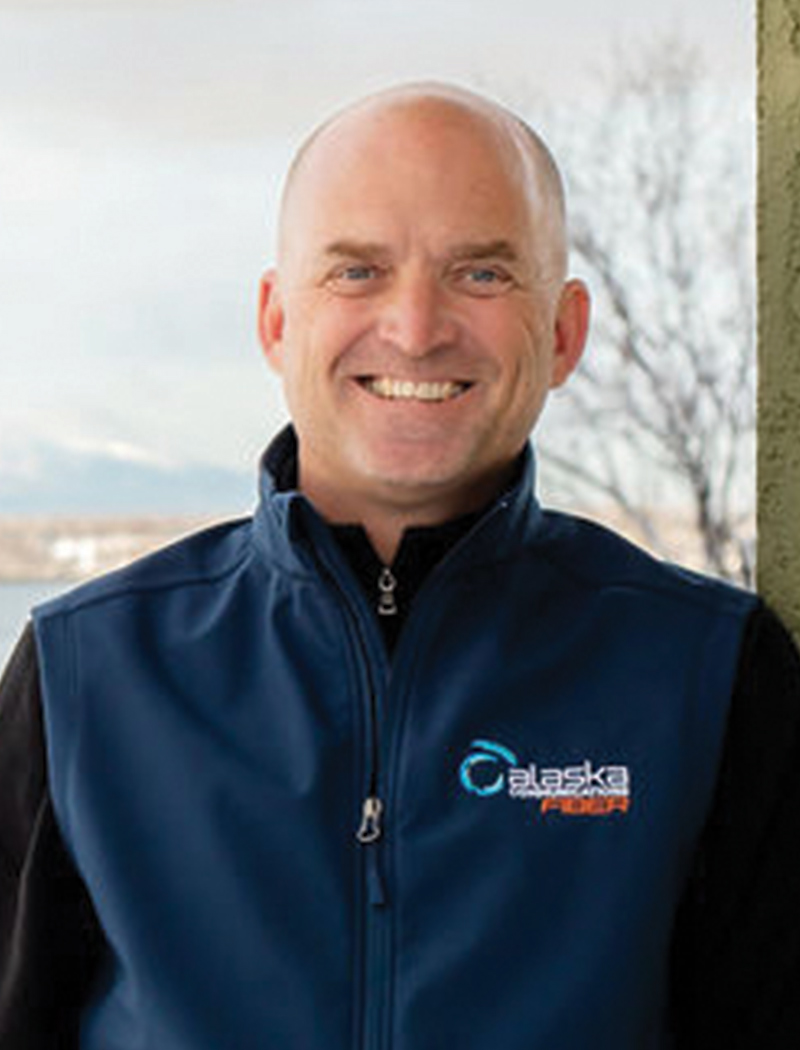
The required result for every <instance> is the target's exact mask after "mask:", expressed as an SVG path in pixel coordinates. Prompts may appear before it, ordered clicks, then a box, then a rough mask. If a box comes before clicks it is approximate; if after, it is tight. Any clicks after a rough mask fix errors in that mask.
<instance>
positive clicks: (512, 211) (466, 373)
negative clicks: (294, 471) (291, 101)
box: [260, 90, 588, 561]
mask: <svg viewBox="0 0 800 1050" xmlns="http://www.w3.org/2000/svg"><path fill="white" fill-rule="evenodd" d="M565 236H566V234H565V228H564V213H563V201H562V195H561V187H560V183H559V179H558V174H557V172H556V170H555V168H554V166H553V164H552V161H551V160H550V159H549V157H548V155H547V153H546V151H545V149H544V147H543V145H542V144H541V143H540V142H539V141H538V140H537V139H536V138H535V137H534V136H533V134H532V133H531V132H530V131H529V130H528V129H526V128H525V127H524V126H523V125H521V124H520V123H519V122H518V121H517V120H515V119H514V118H513V117H511V116H510V115H509V114H507V113H504V112H503V111H501V110H498V109H497V108H496V107H492V106H490V105H488V104H486V103H484V102H482V101H481V102H479V101H478V100H477V99H474V98H472V99H469V101H468V102H467V100H466V96H464V95H460V94H459V93H457V92H453V91H450V92H445V91H443V90H440V91H439V92H438V93H435V94H424V93H414V92H408V91H402V92H398V93H396V94H392V93H390V94H388V95H383V96H381V97H380V98H378V99H374V100H371V101H367V102H366V103H365V104H363V105H361V106H358V107H355V108H354V109H353V110H351V111H350V112H348V113H347V114H345V115H344V116H342V117H340V118H339V119H338V120H335V121H334V122H333V123H331V124H329V125H328V126H327V127H325V128H324V129H323V130H322V131H320V132H319V133H318V134H317V135H316V136H315V137H314V139H313V141H312V142H311V143H310V144H309V145H308V147H307V148H306V149H305V150H304V151H303V153H302V155H301V157H300V158H299V159H298V162H297V163H296V164H295V167H294V171H293V173H292V178H291V180H290V183H289V186H288V188H287V192H286V195H285V201H284V208H283V215H282V221H281V233H280V259H279V267H278V269H277V271H272V272H271V273H269V274H268V275H267V276H266V277H265V279H264V281H263V284H262V306H261V315H260V317H261V325H260V330H261V338H262V341H263V343H264V345H265V347H266V350H267V354H268V357H269V359H270V360H271V361H272V363H273V364H274V365H275V367H276V368H278V370H279V371H280V372H281V373H282V375H283V379H284V385H285V391H286V398H287V401H288V403H289V408H290V411H291V415H292V419H293V421H294V425H295V428H296V430H297V433H298V435H299V437H300V478H301V482H300V484H301V488H302V489H303V491H304V492H305V493H306V494H307V495H308V496H309V498H310V499H311V500H312V502H313V503H314V504H315V506H317V508H318V509H319V510H320V511H321V512H322V513H323V515H325V516H326V517H327V518H328V520H330V521H358V522H360V523H361V524H363V525H364V527H365V528H366V530H367V533H368V535H369V537H370V539H371V541H372V543H373V546H374V547H375V549H376V550H377V551H378V552H379V553H380V554H381V555H382V556H383V557H384V559H385V560H387V561H390V560H391V558H392V557H393V555H394V552H395V551H396V548H397V546H398V543H399V540H400V536H401V535H402V533H403V530H404V529H405V528H406V527H407V526H409V525H419V524H431V523H437V522H441V521H445V520H447V519H448V518H451V517H453V516H454V515H458V514H462V513H465V512H467V511H472V510H477V509H478V508H479V507H481V506H483V505H485V504H486V503H487V501H488V500H489V499H490V498H491V497H492V496H494V495H496V494H497V492H498V491H499V489H500V488H501V487H502V485H503V483H504V482H505V481H507V480H508V479H509V477H510V472H511V470H512V468H513V464H514V463H515V461H516V459H517V457H518V454H519V452H520V450H521V449H522V448H523V446H524V445H525V443H526V441H527V439H528V435H529V434H530V432H531V429H532V427H533V424H534V422H535V421H536V418H537V416H538V415H539V412H540V411H541V408H542V405H543V403H544V399H545V397H546V395H547V392H548V390H549V389H550V388H551V387H553V386H557V385H559V384H561V383H563V382H564V381H565V379H566V378H567V376H568V375H569V373H570V372H571V371H572V369H573V368H574V367H575V365H576V363H577V361H578V358H579V357H580V353H581V350H582V348H583V342H584V337H585V333H586V323H587V318H588V296H587V293H586V290H585V288H584V286H583V285H582V284H581V283H580V282H579V281H575V280H572V281H567V282H565V267H566V246H565Z"/></svg>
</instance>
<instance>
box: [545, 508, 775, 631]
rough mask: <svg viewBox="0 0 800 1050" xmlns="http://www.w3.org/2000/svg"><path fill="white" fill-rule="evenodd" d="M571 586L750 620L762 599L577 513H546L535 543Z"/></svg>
mask: <svg viewBox="0 0 800 1050" xmlns="http://www.w3.org/2000/svg"><path fill="white" fill-rule="evenodd" d="M536 546H537V549H538V555H539V557H543V558H545V559H546V560H547V562H548V563H549V564H550V565H551V566H552V567H553V569H554V571H555V572H557V573H558V575H559V576H560V577H561V578H562V579H563V580H564V582H565V583H566V582H567V581H569V582H570V583H571V584H572V585H573V586H576V587H579V588H585V589H587V590H592V591H598V590H605V591H626V592H629V593H630V594H639V595H641V596H649V597H651V598H652V599H654V600H661V601H664V602H666V603H675V604H677V605H683V606H684V607H685V608H686V609H687V611H688V610H689V609H690V608H694V609H696V610H697V611H698V612H702V611H703V610H704V609H705V610H707V611H713V612H716V613H724V612H728V613H730V614H732V615H734V616H735V617H737V618H739V617H742V616H744V617H747V616H748V615H749V614H750V613H752V612H753V611H754V610H756V609H757V608H758V605H759V599H758V597H757V596H756V595H755V594H753V593H752V592H750V591H746V590H744V589H743V588H741V587H737V586H735V585H733V584H731V583H729V582H728V581H725V580H721V579H718V578H716V577H712V576H708V575H704V574H702V573H699V572H694V571H692V570H690V569H687V568H684V567H682V566H680V565H676V564H672V563H669V562H665V561H661V560H660V559H658V558H656V557H654V556H653V555H652V554H650V553H648V552H647V551H645V550H643V549H642V548H641V547H639V546H637V545H636V544H635V543H632V542H631V541H630V540H627V539H626V538H624V537H623V536H621V535H619V534H618V533H616V532H614V531H612V530H611V529H609V528H607V527H605V526H603V525H600V524H598V523H597V522H594V521H590V520H589V519H586V518H582V517H578V516H576V515H571V514H565V513H561V512H558V511H545V512H544V514H543V527H542V529H541V531H540V535H539V538H538V542H537V544H536Z"/></svg>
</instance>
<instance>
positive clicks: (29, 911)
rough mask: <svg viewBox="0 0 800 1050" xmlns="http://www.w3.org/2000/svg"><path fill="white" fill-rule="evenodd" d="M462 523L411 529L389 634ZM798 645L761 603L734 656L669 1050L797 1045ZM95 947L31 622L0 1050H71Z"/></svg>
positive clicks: (6, 909) (7, 818)
mask: <svg viewBox="0 0 800 1050" xmlns="http://www.w3.org/2000/svg"><path fill="white" fill-rule="evenodd" d="M466 524H468V523H466V522H462V523H460V525H458V526H456V527H455V528H448V527H445V529H444V530H442V529H437V530H411V531H410V532H409V533H408V534H407V535H406V537H405V538H404V542H403V544H402V546H401V549H400V552H399V554H398V557H397V559H396V561H395V563H394V565H393V566H392V569H393V574H394V578H395V579H396V581H397V587H396V593H395V594H394V595H393V597H394V599H395V600H396V602H397V615H396V616H389V617H382V618H381V621H382V626H383V628H384V632H385V637H386V641H387V645H388V646H389V648H390V649H391V648H393V644H394V640H395V638H396V635H397V631H398V628H399V626H400V625H401V624H402V621H403V617H404V615H405V613H406V611H407V609H408V607H409V605H410V603H411V600H412V598H413V594H414V593H415V591H416V589H417V587H418V586H419V584H420V583H421V581H422V579H423V578H424V576H425V575H426V574H427V572H428V571H429V569H430V567H431V566H432V564H434V563H435V561H436V560H438V558H439V557H440V556H441V554H442V553H443V551H444V550H446V549H447V547H448V546H449V545H450V543H451V542H452V541H453V539H454V538H455V537H456V536H457V535H458V534H460V532H462V531H463V529H464V528H465V527H466ZM336 533H337V536H338V538H339V541H340V543H341V544H342V546H343V548H344V550H345V552H346V553H347V555H348V557H349V559H350V561H351V563H352V564H353V566H354V568H355V569H356V572H357V573H358V575H359V578H360V579H361V580H362V583H363V584H364V586H365V588H366V589H367V590H368V591H370V592H372V593H373V594H374V593H375V581H376V579H377V578H378V574H379V572H380V569H381V566H380V563H379V562H378V561H377V559H376V558H375V556H374V554H373V553H372V551H371V548H369V546H368V544H367V543H366V540H365V538H364V537H363V533H361V532H360V530H355V529H350V528H341V529H337V530H336ZM799 813H800V657H798V654H797V651H796V649H795V646H794V644H793V642H792V640H791V638H790V636H789V635H788V633H787V632H786V630H785V629H784V628H783V627H782V625H781V624H780V622H779V621H778V619H777V618H776V617H775V616H774V615H773V614H772V613H771V612H770V611H769V610H768V609H767V608H766V607H765V606H764V605H760V606H759V607H758V608H757V609H756V611H755V612H754V613H753V614H752V615H751V617H750V620H749V622H748V624H747V629H746V633H745V637H744V639H743V644H742V649H741V653H740V658H739V664H738V671H737V676H736V681H735V686H734V690H733V695H732V701H731V709H730V716H729V721H728V727H727V735H726V740H725V746H724V751H723V760H722V764H721V768H720V774H719V778H718V783H717V788H716V794H715V798H714V802H713V806H712V809H711V812H710V816H709V819H708V821H707V823H706V826H705V829H704V832H703V834H702V837H701V840H700V842H699V844H698V848H697V851H696V856H695V859H694V865H693V869H692V872H691V875H690V877H689V879H688V882H687V884H686V887H685V891H684V894H683V898H682V902H681V905H680V908H679V910H678V913H677V915H676V920H675V928H674V935H673V943H672V955H671V966H670V982H671V983H670V1011H671V1013H670V1016H671V1027H672V1029H673V1031H674V1034H675V1045H676V1050H700V1048H702V1050H796V1048H797V1047H800V994H798V993H800V894H798V888H800V849H797V848H796V843H795V841H794V840H795V838H796V828H797V826H798V814H799ZM103 957H104V939H103V933H102V929H101V927H100V924H99V922H98V919H97V916H96V915H95V912H94V909H93V906H92V902H91V900H90V899H89V897H88V894H87V892H86V889H85V887H84V885H83V882H82V881H81V879H80V876H79V874H78V872H77V871H76V870H75V867H74V865H73V864H72V861H71V860H70V858H69V856H68V855H67V852H66V849H65V847H64V845H63V842H62V840H61V836H60V833H59V829H58V825H57V823H56V820H55V816H54V813H53V809H52V804H51V800H50V795H49V790H48V780H47V758H46V747H45V735H44V730H43V726H42V712H41V698H40V693H39V676H38V668H37V658H36V649H35V643H34V638H33V631H32V629H31V628H30V627H28V628H26V630H25V632H24V634H23V636H22V638H21V640H20V642H19V644H18V645H17V648H16V650H15V652H14V654H13V656H12V658H11V661H10V663H9V664H8V667H7V669H6V671H5V674H4V676H3V678H2V681H0V1050H77V1048H78V1046H79V1035H78V1031H79V1021H80V1014H81V1011H82V1009H83V1007H84V1005H85V1003H86V1001H87V998H88V996H89V995H90V993H91V987H92V984H93V982H94V981H95V980H97V979H98V977H99V975H100V973H101V969H102V962H103Z"/></svg>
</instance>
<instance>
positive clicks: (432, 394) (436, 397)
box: [364, 377, 467, 401]
mask: <svg viewBox="0 0 800 1050" xmlns="http://www.w3.org/2000/svg"><path fill="white" fill-rule="evenodd" d="M364 386H365V387H366V388H367V390H369V391H370V393H372V394H377V396H378V397H383V398H388V399H402V400H407V401H410V400H415V401H448V400H449V399H450V398H451V397H456V396H457V395H458V394H461V393H463V391H464V390H466V389H467V384H466V383H454V382H451V381H450V380H447V381H446V382H443V383H432V382H427V383H412V382H411V380H409V379H389V378H388V377H381V378H380V379H367V380H365V381H364Z"/></svg>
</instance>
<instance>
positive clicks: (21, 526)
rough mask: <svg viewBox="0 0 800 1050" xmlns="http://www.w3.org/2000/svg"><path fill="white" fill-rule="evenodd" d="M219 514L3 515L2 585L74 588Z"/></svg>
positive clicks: (0, 527)
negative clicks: (55, 585) (57, 585)
mask: <svg viewBox="0 0 800 1050" xmlns="http://www.w3.org/2000/svg"><path fill="white" fill-rule="evenodd" d="M219 520H221V519H220V517H219V516H216V517H212V516H198V515H170V516H164V515H157V514H153V515H148V514H141V515H136V516H123V515H115V516H99V515H98V516H86V517H83V516H77V515H64V516H59V515H52V516H49V515H30V516H27V515H8V516H6V515H0V584H11V583H13V584H26V583H27V584H38V583H52V584H61V583H63V584H65V585H66V584H70V583H76V582H80V581H81V580H85V579H87V578H89V577H91V576H97V575H100V574H102V573H104V572H109V571H111V570H112V569H116V568H119V567H120V566H121V565H125V564H127V563H128V562H130V561H133V560H134V559H135V558H139V557H141V556H142V555H144V554H147V553H149V552H150V551H153V550H156V549H157V548H159V547H163V546H165V545H166V544H168V543H172V542H173V541H174V540H176V539H178V538H179V537H181V536H185V535H187V534H188V533H191V532H195V531H196V530H197V529H201V528H204V527H206V526H208V525H210V524H213V523H214V522H215V521H219Z"/></svg>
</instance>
